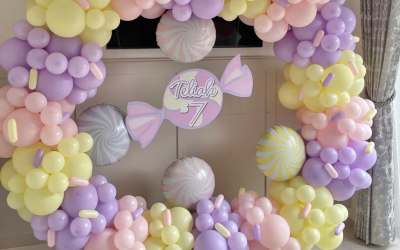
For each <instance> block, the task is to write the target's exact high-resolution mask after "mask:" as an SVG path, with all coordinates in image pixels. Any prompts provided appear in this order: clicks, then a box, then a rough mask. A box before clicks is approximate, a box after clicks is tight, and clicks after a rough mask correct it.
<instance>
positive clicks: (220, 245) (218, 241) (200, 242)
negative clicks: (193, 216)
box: [194, 230, 228, 250]
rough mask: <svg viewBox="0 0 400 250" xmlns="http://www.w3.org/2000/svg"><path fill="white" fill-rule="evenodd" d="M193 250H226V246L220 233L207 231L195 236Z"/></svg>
mask: <svg viewBox="0 0 400 250" xmlns="http://www.w3.org/2000/svg"><path fill="white" fill-rule="evenodd" d="M194 250H228V245H227V243H226V240H225V238H224V237H222V235H221V234H220V233H218V232H217V231H214V230H208V231H205V232H203V233H201V234H200V235H199V236H197V239H196V241H195V243H194Z"/></svg>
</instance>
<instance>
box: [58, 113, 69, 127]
mask: <svg viewBox="0 0 400 250" xmlns="http://www.w3.org/2000/svg"><path fill="white" fill-rule="evenodd" d="M70 116H71V114H70V113H68V112H64V113H63V115H62V119H61V122H60V123H59V124H58V125H62V124H63V123H64V122H66V121H67V120H68V118H70Z"/></svg>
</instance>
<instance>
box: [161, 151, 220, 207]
mask: <svg viewBox="0 0 400 250" xmlns="http://www.w3.org/2000/svg"><path fill="white" fill-rule="evenodd" d="M214 188H215V177H214V173H213V171H212V169H211V167H210V166H209V165H208V164H207V162H205V161H204V160H202V159H199V158H197V157H184V158H182V159H179V160H176V161H174V162H173V163H172V164H171V165H170V166H169V167H168V168H167V169H166V170H165V173H164V176H163V180H162V192H163V195H164V197H165V199H166V200H167V201H168V203H169V204H171V205H172V206H173V207H184V208H186V209H190V210H193V209H194V208H195V206H196V204H197V202H198V201H200V200H202V199H209V198H210V197H211V196H212V194H213V193H214Z"/></svg>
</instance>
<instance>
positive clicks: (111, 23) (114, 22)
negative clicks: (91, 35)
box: [103, 10, 121, 30]
mask: <svg viewBox="0 0 400 250" xmlns="http://www.w3.org/2000/svg"><path fill="white" fill-rule="evenodd" d="M103 14H104V17H105V23H104V26H103V29H105V30H115V29H116V28H118V26H119V24H120V22H121V19H120V18H119V15H118V13H117V12H115V11H113V10H105V11H103Z"/></svg>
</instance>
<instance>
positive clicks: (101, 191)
mask: <svg viewBox="0 0 400 250" xmlns="http://www.w3.org/2000/svg"><path fill="white" fill-rule="evenodd" d="M97 194H98V196H99V201H101V202H103V203H107V202H110V201H112V200H114V199H115V197H116V196H117V189H116V188H115V186H114V185H113V184H111V183H104V184H102V185H100V186H99V187H98V188H97Z"/></svg>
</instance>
